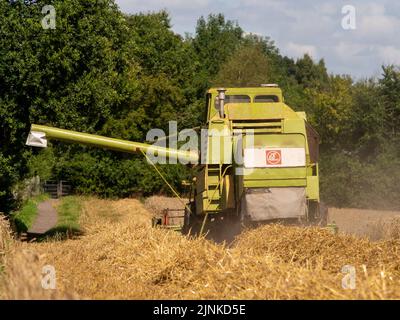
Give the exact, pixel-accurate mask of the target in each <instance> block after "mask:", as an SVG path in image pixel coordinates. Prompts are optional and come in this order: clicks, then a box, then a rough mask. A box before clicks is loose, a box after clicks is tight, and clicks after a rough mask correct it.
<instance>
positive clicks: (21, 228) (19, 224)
mask: <svg viewBox="0 0 400 320" xmlns="http://www.w3.org/2000/svg"><path fill="white" fill-rule="evenodd" d="M48 198H49V195H47V194H41V195H38V196H36V197H33V198H30V199H28V200H27V201H26V202H25V203H24V205H23V206H22V207H21V209H20V210H19V211H16V212H14V213H13V214H12V220H13V222H14V224H15V227H16V229H17V232H19V233H21V232H26V231H28V229H29V228H30V227H31V226H32V224H33V222H34V221H35V218H36V216H37V214H38V208H37V206H38V204H39V203H40V202H42V201H45V200H47V199H48Z"/></svg>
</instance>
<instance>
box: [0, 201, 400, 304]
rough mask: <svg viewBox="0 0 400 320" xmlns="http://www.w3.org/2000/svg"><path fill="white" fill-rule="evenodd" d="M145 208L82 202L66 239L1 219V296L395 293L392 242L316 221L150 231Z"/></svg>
mask: <svg viewBox="0 0 400 320" xmlns="http://www.w3.org/2000/svg"><path fill="white" fill-rule="evenodd" d="M160 201H161V200H160ZM160 201H158V200H157V201H155V202H156V203H157V202H160ZM151 203H154V201H153V202H152V201H150V204H151ZM148 208H149V203H145V204H143V203H142V202H140V201H139V200H135V199H124V200H117V201H109V200H99V199H94V198H90V199H85V200H84V202H83V214H82V217H81V225H82V226H83V227H84V235H83V236H80V237H77V238H75V239H69V240H66V241H56V240H53V241H47V242H42V243H19V242H16V241H14V240H11V238H10V236H9V234H8V229H7V226H6V222H5V221H1V223H0V227H1V228H0V232H1V239H0V264H3V265H5V267H4V268H3V269H4V270H3V271H0V272H2V282H1V287H0V295H1V297H2V298H8V299H10V298H11V299H15V298H22V299H28V298H59V299H71V298H89V299H113V298H122V299H382V298H400V241H398V240H396V239H391V240H385V241H378V242H371V241H369V240H367V239H362V238H356V237H354V236H350V235H344V234H343V235H333V234H331V233H330V232H329V231H328V230H325V229H321V228H300V227H288V226H281V225H266V226H262V227H259V228H258V229H253V230H248V231H246V232H244V233H243V234H242V235H241V236H240V237H239V238H238V239H237V240H236V242H235V243H234V244H233V245H231V246H229V247H228V246H225V245H220V244H215V243H212V242H210V241H207V240H205V239H203V238H200V239H199V238H197V239H188V238H186V237H184V236H182V235H180V234H178V233H177V232H174V231H166V230H160V229H154V228H151V226H150V223H149V222H150V218H151V213H150V212H149V210H148ZM44 265H53V266H54V267H55V270H56V275H57V283H56V285H57V287H56V288H57V289H56V290H44V289H43V288H42V286H41V277H42V275H41V272H42V267H43V266H44ZM345 265H350V266H352V267H354V270H355V274H352V275H355V279H354V280H355V281H354V284H355V287H354V286H351V287H349V286H345V287H346V289H345V288H343V284H346V283H348V281H347V280H348V274H346V273H342V268H343V266H345ZM0 270H1V269H0ZM347 270H349V269H347Z"/></svg>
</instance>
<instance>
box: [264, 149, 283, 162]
mask: <svg viewBox="0 0 400 320" xmlns="http://www.w3.org/2000/svg"><path fill="white" fill-rule="evenodd" d="M267 164H268V165H279V164H282V153H281V150H267Z"/></svg>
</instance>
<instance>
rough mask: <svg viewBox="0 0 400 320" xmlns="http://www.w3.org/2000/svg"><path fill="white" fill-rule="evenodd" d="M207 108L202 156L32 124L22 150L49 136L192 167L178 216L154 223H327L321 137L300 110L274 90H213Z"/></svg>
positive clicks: (204, 227) (204, 226)
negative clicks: (321, 177)
mask: <svg viewBox="0 0 400 320" xmlns="http://www.w3.org/2000/svg"><path fill="white" fill-rule="evenodd" d="M206 103H207V123H206V125H205V129H208V130H207V131H205V132H206V135H205V140H206V141H205V143H202V148H201V149H202V150H201V151H202V152H201V153H200V152H197V151H196V152H193V151H190V150H189V151H187V150H186V151H185V150H178V149H172V148H166V147H161V146H157V145H150V144H145V143H138V142H130V141H124V140H119V139H114V138H108V137H103V136H98V135H92V134H86V133H80V132H75V131H69V130H63V129H58V128H53V127H47V126H41V125H35V124H33V125H32V127H31V132H30V134H29V137H28V140H27V145H30V146H37V147H46V146H47V140H46V138H48V139H55V140H61V141H65V142H74V143H82V144H86V145H91V146H96V147H101V148H107V149H111V150H116V151H121V152H128V153H142V154H143V155H144V156H145V157H146V158H147V160H148V161H149V162H150V163H151V164H152V165H153V166H154V168H155V169H156V170H157V166H156V165H155V164H154V163H153V162H152V161H151V159H150V157H149V156H148V155H157V156H158V157H160V156H161V157H166V158H167V159H170V158H174V159H181V160H182V159H183V160H185V161H186V162H189V163H190V164H195V166H196V168H197V174H196V176H195V178H194V179H193V182H192V191H191V196H190V200H189V203H187V204H185V209H184V210H182V212H181V214H179V215H178V216H177V213H176V210H175V211H173V210H168V209H166V210H165V212H164V215H163V216H162V217H158V218H156V219H155V220H154V221H153V224H155V225H162V226H165V227H171V228H179V229H182V230H183V231H184V232H188V231H189V230H191V231H192V232H195V233H203V232H204V231H207V232H208V233H209V234H213V233H214V231H216V232H215V233H216V234H223V233H224V232H223V231H221V230H225V231H228V232H229V233H236V232H237V230H235V229H236V227H237V226H239V225H240V226H241V225H243V224H250V225H251V224H258V223H261V222H271V221H283V222H291V223H292V222H296V223H299V222H300V223H304V224H319V225H324V224H325V223H326V210H325V209H323V208H322V206H321V205H320V197H319V177H318V152H319V151H318V150H319V138H318V134H317V133H316V132H315V130H314V129H313V128H312V127H311V126H310V124H309V123H308V122H307V120H306V115H305V113H304V112H295V111H294V110H293V109H291V108H290V107H289V106H288V105H286V104H285V103H284V99H283V96H282V91H281V89H280V88H279V87H278V86H277V85H261V86H260V87H253V88H227V89H223V88H220V89H216V88H214V89H210V90H208V92H207V95H206ZM202 131H203V130H202ZM174 163H176V161H175V162H174ZM157 171H158V173H160V175H161V176H162V173H161V172H160V171H159V170H157ZM162 177H163V176H162ZM163 179H164V177H163ZM164 181H165V182H166V183H167V184H168V182H167V181H166V180H165V179H164ZM168 186H169V187H171V186H170V185H169V184H168ZM171 188H172V187H171ZM173 191H174V190H173ZM174 193H175V194H176V192H175V191H174ZM176 195H177V194H176Z"/></svg>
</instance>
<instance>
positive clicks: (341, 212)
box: [328, 208, 400, 241]
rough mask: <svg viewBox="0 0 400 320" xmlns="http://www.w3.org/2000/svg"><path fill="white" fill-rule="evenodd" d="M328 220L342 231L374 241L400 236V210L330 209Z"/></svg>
mask: <svg viewBox="0 0 400 320" xmlns="http://www.w3.org/2000/svg"><path fill="white" fill-rule="evenodd" d="M328 221H329V222H330V223H332V222H335V223H336V224H337V226H338V227H339V232H340V233H345V234H354V235H356V236H359V237H368V238H369V239H370V240H372V241H376V240H381V239H390V238H399V237H400V212H396V211H383V210H381V211H378V210H362V209H337V208H330V209H329V217H328Z"/></svg>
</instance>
